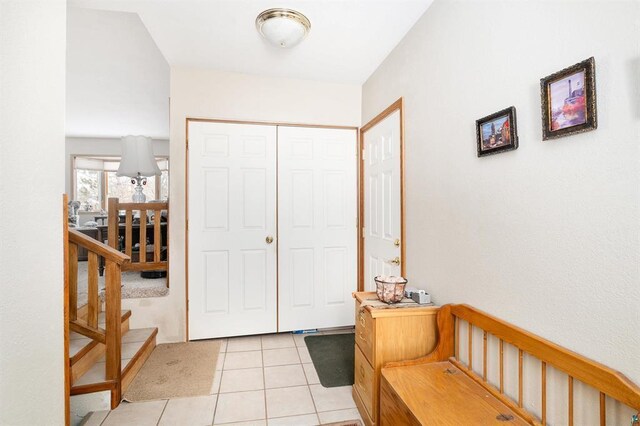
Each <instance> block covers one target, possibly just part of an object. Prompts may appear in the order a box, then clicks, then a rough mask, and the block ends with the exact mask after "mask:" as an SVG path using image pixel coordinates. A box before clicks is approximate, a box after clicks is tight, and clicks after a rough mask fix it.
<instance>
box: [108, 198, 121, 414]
mask: <svg viewBox="0 0 640 426" xmlns="http://www.w3.org/2000/svg"><path fill="white" fill-rule="evenodd" d="M109 204H111V200H109ZM109 233H111V229H110V230H109ZM120 282H121V269H120V265H118V264H116V263H115V262H112V261H107V267H106V288H105V295H106V298H105V299H106V309H105V315H106V333H107V336H106V358H107V362H106V379H107V380H114V381H115V383H116V385H115V386H116V388H115V389H114V390H112V392H111V407H112V408H115V407H117V405H118V404H119V403H120V398H121V387H120V386H121V385H120V376H121V367H120V355H121V345H120V344H121V341H122V336H121V314H120V296H121V293H120V292H121V289H120ZM114 403H115V405H114Z"/></svg>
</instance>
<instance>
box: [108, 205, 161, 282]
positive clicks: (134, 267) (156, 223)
mask: <svg viewBox="0 0 640 426" xmlns="http://www.w3.org/2000/svg"><path fill="white" fill-rule="evenodd" d="M121 211H124V216H125V223H124V253H125V254H126V255H127V256H129V257H130V258H131V262H129V263H127V264H126V265H123V268H122V270H123V271H167V270H168V265H169V262H168V252H169V251H168V246H169V244H168V235H169V234H168V232H166V233H165V235H164V241H163V233H162V212H163V211H166V212H167V213H168V212H169V203H168V202H166V201H165V202H151V203H121V202H120V201H119V200H118V199H117V198H109V217H108V223H109V227H108V242H109V246H111V247H112V248H114V249H117V248H118V239H119V235H120V229H121V227H122V224H121V223H120V212H121ZM149 211H152V212H153V222H152V236H153V259H152V260H151V261H149V260H148V259H147V231H148V229H147V227H148V226H150V225H151V224H149V223H147V212H149ZM134 212H139V213H140V222H141V223H140V226H139V243H140V246H139V250H138V259H135V258H134V256H133V253H134V251H133V230H134V226H133V225H134V223H133V218H134ZM167 224H168V218H167V222H166V223H165V226H167ZM163 248H165V250H164V259H163ZM167 283H168V281H167Z"/></svg>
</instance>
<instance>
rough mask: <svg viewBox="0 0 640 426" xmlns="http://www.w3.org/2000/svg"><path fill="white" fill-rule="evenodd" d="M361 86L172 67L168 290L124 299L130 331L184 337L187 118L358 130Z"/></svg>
mask: <svg viewBox="0 0 640 426" xmlns="http://www.w3.org/2000/svg"><path fill="white" fill-rule="evenodd" d="M360 93H361V87H360V86H359V85H346V84H333V83H321V82H314V81H304V80H292V79H281V78H266V77H258V76H251V75H245V74H233V73H223V72H216V71H209V70H195V69H182V68H172V69H171V167H170V193H171V196H170V211H171V221H170V227H169V240H170V241H171V244H170V249H169V258H170V268H169V269H170V272H169V282H170V291H169V295H168V296H167V297H163V298H154V299H138V300H134V299H128V300H123V302H122V304H123V309H133V312H134V315H132V317H131V324H132V327H142V326H154V325H155V326H158V327H159V334H158V339H159V341H183V340H184V339H185V338H186V335H185V330H186V322H185V320H186V310H185V184H186V182H185V131H186V128H185V120H186V118H187V117H199V118H217V119H235V120H257V121H277V122H291V123H307V124H327V125H341V126H358V125H359V124H360V104H361V97H360Z"/></svg>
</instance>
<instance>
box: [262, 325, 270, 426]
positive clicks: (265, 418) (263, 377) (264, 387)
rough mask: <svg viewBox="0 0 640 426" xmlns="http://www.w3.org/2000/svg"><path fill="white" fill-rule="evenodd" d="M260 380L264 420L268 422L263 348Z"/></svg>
mask: <svg viewBox="0 0 640 426" xmlns="http://www.w3.org/2000/svg"><path fill="white" fill-rule="evenodd" d="M260 347H261V348H262V337H261V338H260ZM262 380H263V385H264V386H263V389H262V395H263V396H264V422H265V423H266V424H267V425H268V424H269V420H268V419H269V409H268V408H267V377H266V374H265V372H264V349H262Z"/></svg>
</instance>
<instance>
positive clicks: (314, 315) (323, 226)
mask: <svg viewBox="0 0 640 426" xmlns="http://www.w3.org/2000/svg"><path fill="white" fill-rule="evenodd" d="M356 140H357V136H356V131H355V130H339V129H321V128H304V127H278V234H279V237H278V251H279V256H278V281H279V292H278V295H279V331H289V330H300V329H310V328H325V327H339V326H347V325H353V324H354V322H353V321H354V317H353V300H352V298H351V292H353V291H355V290H356V289H357V199H358V196H357V178H356V172H357V148H356Z"/></svg>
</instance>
